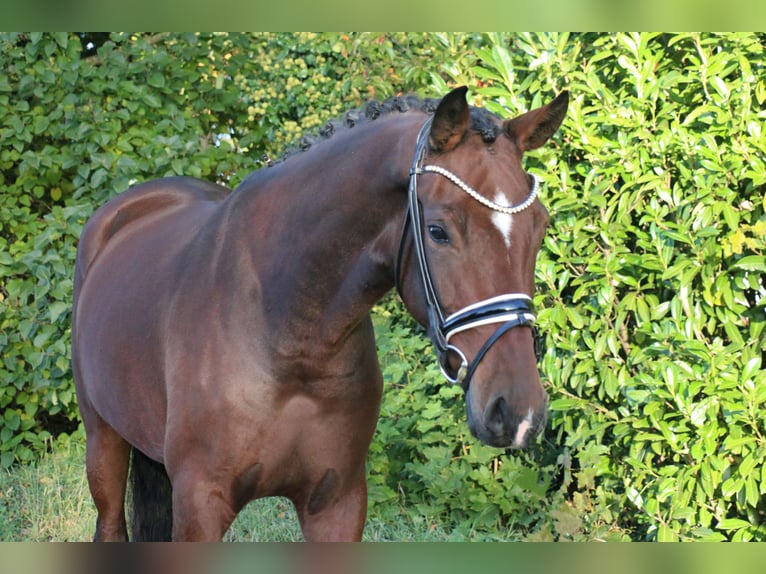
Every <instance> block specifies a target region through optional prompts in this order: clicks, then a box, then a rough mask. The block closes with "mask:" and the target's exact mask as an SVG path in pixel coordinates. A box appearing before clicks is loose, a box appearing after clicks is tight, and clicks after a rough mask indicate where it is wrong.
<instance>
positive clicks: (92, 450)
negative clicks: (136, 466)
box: [83, 415, 130, 542]
mask: <svg viewBox="0 0 766 574" xmlns="http://www.w3.org/2000/svg"><path fill="white" fill-rule="evenodd" d="M83 419H84V420H86V419H90V424H87V423H86V425H85V429H86V434H87V444H86V455H85V466H86V468H87V475H88V485H89V486H90V492H91V495H92V496H93V501H94V502H95V504H96V510H97V512H98V519H97V521H96V534H95V537H94V540H95V541H99V542H125V541H127V539H128V531H127V526H126V522H125V489H126V485H127V478H128V465H129V462H130V445H129V444H128V443H127V442H126V441H125V439H123V438H122V437H121V436H120V435H119V434H117V432H115V430H114V429H112V427H110V426H109V425H108V424H106V423H105V422H104V421H103V420H102V419H101V418H100V417H98V416H97V415H94V416H92V417H86V416H84V417H83Z"/></svg>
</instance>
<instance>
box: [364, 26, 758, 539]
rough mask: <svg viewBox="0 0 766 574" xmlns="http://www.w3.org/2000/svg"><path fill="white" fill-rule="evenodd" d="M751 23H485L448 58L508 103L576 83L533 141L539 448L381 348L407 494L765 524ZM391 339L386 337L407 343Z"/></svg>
mask: <svg viewBox="0 0 766 574" xmlns="http://www.w3.org/2000/svg"><path fill="white" fill-rule="evenodd" d="M765 42H766V36H765V35H763V34H760V35H752V34H727V35H709V34H704V35H699V34H677V35H665V34H660V35H658V34H608V35H593V34H585V35H566V34H560V35H559V34H553V35H526V34H524V35H518V36H500V35H494V36H491V37H490V41H489V47H487V48H485V49H483V50H477V51H476V53H475V55H474V56H473V59H470V58H468V59H466V61H465V62H463V65H462V67H461V68H460V69H456V70H454V72H453V77H454V78H455V79H459V80H461V81H465V80H466V78H468V79H469V80H473V82H472V83H473V84H474V85H476V84H479V85H481V84H484V87H481V88H479V89H477V90H475V91H474V97H475V98H476V99H477V100H483V101H484V102H485V103H486V105H487V106H488V107H491V108H493V109H495V110H496V111H498V112H501V113H502V112H504V113H505V115H508V111H510V112H512V113H517V112H519V111H522V110H524V109H528V108H531V107H535V106H537V105H540V104H542V103H544V101H545V100H547V99H549V98H550V97H552V96H553V95H554V94H555V93H557V92H559V91H560V90H562V89H565V88H567V89H569V90H571V93H572V96H573V101H572V105H571V108H570V113H569V116H568V118H567V119H566V120H565V122H564V125H563V128H562V131H561V135H560V136H559V137H558V139H557V143H556V144H554V145H549V146H547V147H546V149H543V150H541V152H539V153H538V154H537V155H534V156H532V157H530V158H529V159H528V166H529V168H530V169H531V170H534V171H535V172H536V173H538V174H539V175H540V176H541V177H542V179H543V180H544V182H545V184H546V185H545V191H544V196H543V201H544V202H545V203H546V204H547V205H548V207H549V209H550V211H551V214H552V222H551V228H550V230H549V233H548V236H547V238H546V240H545V243H544V246H543V249H542V251H541V253H540V256H539V259H538V266H537V279H538V286H539V294H538V296H537V297H536V303H537V304H538V307H539V308H540V309H541V310H540V313H539V321H540V325H541V328H542V330H543V332H544V333H546V335H547V349H548V350H547V352H546V354H545V357H544V360H543V363H542V371H543V373H544V375H545V378H546V379H547V381H548V384H549V386H550V394H551V398H552V401H551V410H552V421H551V425H550V426H551V428H550V429H549V431H548V432H547V435H546V437H545V439H544V441H543V444H542V445H541V448H539V449H538V451H536V452H533V453H531V454H521V455H513V456H510V457H505V456H500V457H497V456H496V454H495V453H493V452H492V451H491V450H488V449H486V448H484V447H480V446H477V445H476V444H475V442H474V441H473V440H471V439H469V438H467V437H466V436H465V427H464V424H463V422H462V416H461V412H460V410H461V409H460V408H459V407H455V406H454V404H455V403H459V398H458V397H455V396H454V393H453V392H452V391H450V390H448V389H444V388H441V389H440V390H439V391H438V392H437V393H436V394H435V395H432V394H431V393H432V391H430V390H428V389H431V388H434V387H437V386H438V385H439V377H438V375H437V374H436V371H435V370H434V369H433V368H432V367H431V368H430V370H429V371H428V373H429V376H428V377H427V379H428V381H427V382H426V383H425V386H424V387H421V386H419V380H420V378H421V375H420V372H419V371H412V372H410V373H408V374H404V373H402V372H401V369H400V368H399V367H398V365H397V361H394V365H393V366H392V367H389V368H388V371H387V372H388V375H389V385H388V391H387V393H388V394H387V396H386V404H385V407H384V417H385V416H389V417H393V418H398V419H399V420H397V421H396V423H395V424H393V425H391V427H390V428H389V426H388V425H385V426H383V425H382V424H381V425H380V428H381V429H382V430H384V431H385V432H386V436H385V437H383V438H382V439H381V440H382V442H383V443H384V444H388V443H390V442H393V443H395V444H398V445H401V446H402V448H400V449H396V448H388V447H387V448H386V449H384V450H383V451H382V453H381V456H383V455H385V453H389V456H388V460H387V461H383V462H382V463H381V466H382V467H383V468H384V469H385V468H386V463H387V464H388V465H389V466H388V468H389V469H391V470H395V471H396V472H402V473H403V474H404V476H405V477H406V480H405V482H406V484H407V488H406V489H405V492H406V493H407V495H408V496H409V497H413V496H414V497H416V498H418V499H419V500H423V501H425V502H424V503H425V504H426V505H427V507H428V508H427V509H424V510H431V511H434V512H436V511H438V512H440V513H442V514H443V513H445V512H446V513H448V515H449V516H450V518H451V519H452V520H454V521H456V522H460V523H463V524H465V525H466V526H467V527H477V525H478V526H481V527H484V528H487V529H490V530H491V531H492V530H494V529H495V526H493V525H496V524H500V525H504V526H507V527H508V528H509V533H511V532H512V533H513V534H514V535H515V536H520V537H525V536H527V537H532V538H534V539H593V538H599V539H601V538H605V539H610V538H618V539H621V538H625V537H629V538H631V539H636V540H678V539H683V540H687V539H703V540H724V539H730V540H750V539H757V540H765V539H766V524H764V511H766V498H765V497H764V494H766V464H765V463H766V442H765V441H764V433H765V432H766V425H765V424H764V423H765V422H766V410H764V407H765V405H764V403H766V371H764V366H766V365H765V364H764V362H765V360H766V359H765V356H764V347H766V345H765V344H764V326H765V325H766V316H765V315H764V310H765V309H764V304H765V303H766V287H765V286H766V241H765V239H764V236H766V216H764V211H766V199H764V190H765V189H766V186H765V185H764V184H765V183H766V165H765V163H766V138H765V137H764V136H763V134H762V126H763V125H764V119H766V112H765V111H764V109H766V106H765V105H764V102H765V101H766V70H765V69H764V43H765ZM436 83H437V84H438V82H436ZM506 110H507V111H506ZM382 331H383V332H382V333H381V334H382V335H385V333H386V329H382ZM399 341H400V338H399V337H396V338H395V339H393V340H391V339H390V338H387V337H385V336H384V337H383V338H382V342H383V344H384V347H383V349H382V350H383V352H388V353H393V354H394V355H397V354H398V355H400V356H401V359H402V360H404V361H409V362H412V361H413V360H414V357H415V356H418V355H419V349H418V348H414V349H402V348H401V345H402V343H400V342H399ZM403 376H406V377H410V379H411V380H409V381H408V382H407V384H406V385H404V386H403V387H402V389H401V391H400V390H399V389H398V388H397V387H396V383H397V382H398V381H401V380H402V377H403ZM392 383H393V388H392ZM413 383H416V384H415V385H414V388H413ZM401 392H409V393H411V396H410V397H409V399H408V400H409V401H411V402H413V403H414V404H416V405H418V406H420V407H422V409H421V410H420V412H415V413H413V412H411V411H410V410H406V409H405V407H406V405H407V404H408V402H407V401H406V400H402V399H401V398H400V393H401ZM392 400H394V401H396V402H395V403H393V404H395V405H396V406H395V407H394V408H392V407H391V404H392V403H391V401H392ZM444 409H447V412H448V413H449V415H448V416H445V415H444V414H442V411H443V410H444ZM403 412H404V414H402V413H403ZM402 419H405V424H404V425H402V422H403V421H402ZM404 445H406V446H404ZM376 461H377V462H380V461H378V460H377V459H376ZM407 461H414V462H407ZM392 474H393V473H392ZM389 479H390V477H389ZM383 485H385V486H387V487H389V488H393V487H394V486H395V483H393V482H391V481H390V480H389V481H388V482H385V481H383ZM381 489H382V492H383V495H385V493H386V492H387V491H386V490H385V489H383V488H382V487H381ZM388 494H390V492H388ZM495 531H496V530H495Z"/></svg>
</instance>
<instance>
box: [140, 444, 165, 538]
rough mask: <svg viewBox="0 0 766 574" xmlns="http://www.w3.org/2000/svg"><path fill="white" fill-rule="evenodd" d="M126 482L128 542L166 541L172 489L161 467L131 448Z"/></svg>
mask: <svg viewBox="0 0 766 574" xmlns="http://www.w3.org/2000/svg"><path fill="white" fill-rule="evenodd" d="M130 483H131V491H132V495H133V505H132V506H133V514H132V529H131V538H132V540H133V541H134V542H168V541H170V540H171V539H172V534H173V505H172V500H173V489H172V486H171V484H170V478H168V474H167V472H166V471H165V467H164V466H163V465H162V464H160V463H159V462H156V461H154V460H152V459H151V458H149V457H148V456H146V455H145V454H144V453H142V452H141V451H140V450H138V449H136V448H134V449H133V456H132V464H131V467H130Z"/></svg>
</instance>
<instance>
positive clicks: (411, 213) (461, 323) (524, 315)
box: [395, 118, 542, 390]
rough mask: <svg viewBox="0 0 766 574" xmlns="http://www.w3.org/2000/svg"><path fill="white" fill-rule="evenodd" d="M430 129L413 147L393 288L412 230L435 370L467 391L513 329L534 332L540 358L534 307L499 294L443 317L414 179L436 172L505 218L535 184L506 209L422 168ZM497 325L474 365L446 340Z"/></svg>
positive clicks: (533, 194)
mask: <svg viewBox="0 0 766 574" xmlns="http://www.w3.org/2000/svg"><path fill="white" fill-rule="evenodd" d="M430 128H431V119H430V118H429V119H428V121H426V122H425V124H424V125H423V127H422V128H421V129H420V132H419V133H418V138H417V142H416V145H415V157H414V159H413V162H412V168H411V169H410V182H409V189H408V192H407V212H406V214H405V219H404V225H403V227H402V237H401V240H400V243H399V255H398V257H397V262H396V268H395V275H396V278H395V281H396V287H397V289H398V290H399V293H400V295H401V293H402V289H401V264H402V257H403V255H404V244H405V242H406V240H407V235H408V231H409V230H410V229H411V230H412V241H413V245H414V246H415V256H416V259H417V264H418V270H419V271H420V280H421V284H422V286H423V290H424V292H425V298H426V310H427V318H428V332H429V335H430V337H431V340H432V341H433V343H434V346H435V347H436V351H437V355H438V358H439V367H440V369H441V372H442V374H443V375H444V377H445V378H446V379H447V380H448V381H449V382H451V383H455V384H460V385H461V386H463V388H464V389H466V390H467V389H468V386H469V384H470V381H471V378H472V377H473V374H474V372H475V371H476V368H477V367H478V365H479V362H480V361H481V360H482V359H483V358H484V356H485V355H486V354H487V352H488V351H489V350H490V348H492V346H493V345H494V344H495V343H497V341H498V340H499V339H500V338H501V337H502V336H503V335H504V334H505V333H507V332H508V331H510V330H511V329H513V328H514V327H530V328H531V329H532V333H533V338H534V342H535V354H536V356H537V359H538V360H539V359H540V355H541V352H542V349H541V339H540V336H539V333H538V331H537V328H536V326H535V320H536V317H535V313H534V309H533V306H532V300H531V298H530V297H529V295H525V294H523V293H509V294H505V295H499V296H497V297H492V298H490V299H485V300H483V301H479V302H478V303H474V304H472V305H468V306H467V307H464V308H463V309H461V310H459V311H457V312H456V313H453V314H451V315H449V316H448V317H445V316H444V311H443V310H442V308H441V305H440V304H439V297H438V295H437V293H436V288H435V286H434V283H433V280H432V279H431V271H430V269H429V267H428V260H427V258H426V252H425V245H424V243H423V216H422V213H421V209H420V202H419V201H418V179H417V178H418V176H419V175H422V174H423V173H436V174H439V175H442V176H444V177H446V178H447V179H449V180H450V181H451V182H452V183H454V184H455V185H457V186H458V187H459V188H460V189H461V190H463V191H464V192H465V193H467V194H468V195H470V196H471V197H472V198H473V199H475V200H476V201H478V202H479V203H481V204H482V205H484V206H486V207H489V208H490V209H493V210H495V211H499V212H501V213H507V214H515V213H519V212H521V211H524V210H525V209H527V208H528V207H529V206H530V205H532V203H534V201H535V199H536V197H537V193H538V191H539V187H540V184H539V180H538V179H537V177H536V176H534V175H533V176H532V178H533V180H534V183H533V185H532V190H531V191H530V193H529V196H528V197H527V198H526V199H525V200H524V201H523V202H522V203H520V204H518V205H515V206H505V205H500V204H497V203H494V202H492V201H490V200H488V199H487V198H486V197H484V196H482V195H481V194H479V193H478V192H477V191H476V190H474V189H473V188H472V187H470V186H469V185H468V184H467V183H465V182H464V181H463V180H462V179H460V178H459V177H458V176H456V175H455V174H454V173H452V172H450V171H449V170H446V169H444V168H442V167H440V166H434V165H423V161H424V159H425V155H426V149H427V147H428V145H427V143H428V134H429V132H430ZM496 323H501V325H500V327H498V328H497V330H496V331H495V332H494V333H493V334H492V336H491V337H489V339H487V341H486V342H485V343H484V345H483V346H482V347H481V349H479V351H478V353H476V356H475V357H474V358H473V361H470V362H469V361H468V359H467V357H466V355H465V353H463V351H461V350H460V349H459V348H458V347H457V346H455V345H453V344H452V343H450V339H451V338H452V337H453V336H454V335H456V334H457V333H460V332H462V331H467V330H469V329H474V328H476V327H480V326H482V325H489V324H496ZM450 352H453V353H455V354H456V355H457V356H458V358H459V359H460V367H459V368H458V369H457V372H456V373H455V374H454V376H453V375H451V374H450V367H449V353H450Z"/></svg>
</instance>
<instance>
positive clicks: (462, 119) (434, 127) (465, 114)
mask: <svg viewBox="0 0 766 574" xmlns="http://www.w3.org/2000/svg"><path fill="white" fill-rule="evenodd" d="M467 91H468V88H466V87H465V86H461V87H459V88H455V89H454V90H452V91H451V92H450V93H449V94H447V95H446V96H444V98H442V101H441V102H439V106H438V107H437V108H436V112H435V113H434V119H433V123H432V124H431V133H430V134H429V136H428V143H429V144H430V145H431V149H433V150H434V151H439V152H445V151H450V150H451V149H454V148H455V146H457V144H459V143H460V140H462V139H463V135H464V134H465V132H466V130H468V121H469V118H470V111H469V109H468V102H467V101H466V99H465V94H466V92H467Z"/></svg>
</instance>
